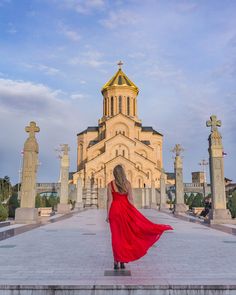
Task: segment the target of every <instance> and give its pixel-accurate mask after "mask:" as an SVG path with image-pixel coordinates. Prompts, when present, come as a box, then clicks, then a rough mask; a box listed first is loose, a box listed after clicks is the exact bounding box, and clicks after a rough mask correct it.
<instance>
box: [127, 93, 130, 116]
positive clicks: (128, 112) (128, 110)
mask: <svg viewBox="0 0 236 295" xmlns="http://www.w3.org/2000/svg"><path fill="white" fill-rule="evenodd" d="M127 115H128V116H129V115H130V98H129V96H128V97H127Z"/></svg>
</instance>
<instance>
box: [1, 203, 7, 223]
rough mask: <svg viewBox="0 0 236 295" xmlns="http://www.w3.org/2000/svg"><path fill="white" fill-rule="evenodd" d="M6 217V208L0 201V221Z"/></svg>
mask: <svg viewBox="0 0 236 295" xmlns="http://www.w3.org/2000/svg"><path fill="white" fill-rule="evenodd" d="M7 217H8V210H7V208H6V207H4V206H3V205H2V204H1V203H0V221H5V220H7Z"/></svg>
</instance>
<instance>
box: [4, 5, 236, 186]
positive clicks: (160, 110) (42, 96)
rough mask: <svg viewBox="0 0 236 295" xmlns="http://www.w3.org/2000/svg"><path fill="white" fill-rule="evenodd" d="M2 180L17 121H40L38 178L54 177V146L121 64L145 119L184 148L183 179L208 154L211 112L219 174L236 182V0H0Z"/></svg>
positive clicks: (12, 162)
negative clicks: (217, 134) (219, 143)
mask: <svg viewBox="0 0 236 295" xmlns="http://www.w3.org/2000/svg"><path fill="white" fill-rule="evenodd" d="M0 57H1V58H0V124H1V133H0V177H3V176H4V175H9V176H10V177H11V179H12V181H13V182H14V183H15V182H17V180H18V170H19V163H20V157H21V156H20V153H21V150H22V147H23V144H24V141H25V139H26V136H27V135H26V133H25V132H24V127H25V126H26V125H27V124H28V122H29V121H31V120H34V121H36V122H37V124H38V125H39V126H40V128H41V132H40V133H39V134H38V135H37V138H38V142H39V146H40V163H41V165H40V167H39V173H38V181H42V182H44V181H45V182H47V181H57V180H58V177H59V160H58V158H57V153H56V152H55V151H54V149H55V148H57V147H58V146H59V144H61V143H68V144H69V145H70V146H71V171H75V169H76V134H77V133H78V132H80V131H82V130H83V129H85V128H86V127H87V126H96V125H97V121H98V119H99V118H100V117H101V115H102V95H101V92H100V90H101V87H102V86H103V84H104V83H105V82H107V80H108V79H110V78H111V76H112V75H113V74H114V73H115V71H116V70H117V66H116V63H117V61H119V60H122V61H123V62H124V66H123V70H124V72H125V73H126V74H127V75H128V77H129V78H130V79H131V80H133V81H134V82H135V83H136V85H137V86H138V87H139V89H140V93H139V96H138V113H139V117H140V119H141V120H142V122H143V125H144V126H153V128H154V129H156V130H157V131H159V132H161V133H162V134H164V148H163V155H164V157H163V158H164V167H165V169H166V170H167V171H172V170H173V155H172V153H171V152H170V150H171V148H172V147H173V146H174V145H175V144H176V143H180V144H182V145H183V147H184V149H185V151H184V158H183V161H184V178H185V179H184V180H185V181H186V182H189V181H190V179H191V172H192V171H198V170H200V169H201V168H200V166H199V165H198V163H199V162H200V160H201V159H203V158H205V159H207V158H208V151H207V149H208V142H207V137H208V135H209V132H210V130H209V128H206V127H205V122H206V120H208V119H209V117H210V115H212V114H216V115H217V117H218V118H219V119H221V120H222V127H221V128H220V131H221V133H222V135H223V143H224V150H225V152H226V153H227V156H225V175H226V176H227V177H228V178H231V179H233V180H234V181H236V169H235V167H236V152H235V150H236V132H235V126H236V116H235V111H236V83H235V77H236V1H233V0H231V1H228V0H225V1H219V0H208V1H206V0H204V1H201V0H199V1H191V0H189V1H171V0H170V1H168V0H160V1H158V0H156V1H152V0H147V1H141V0H127V1H123V0H117V1H116V0H113V1H111V0H110V1H108V0H86V1H85V0H27V1H26V0H21V1H18V0H0Z"/></svg>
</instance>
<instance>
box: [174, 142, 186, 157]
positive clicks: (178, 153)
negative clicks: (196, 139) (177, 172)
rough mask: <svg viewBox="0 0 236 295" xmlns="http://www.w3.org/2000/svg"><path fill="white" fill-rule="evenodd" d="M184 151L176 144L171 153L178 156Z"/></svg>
mask: <svg viewBox="0 0 236 295" xmlns="http://www.w3.org/2000/svg"><path fill="white" fill-rule="evenodd" d="M183 151H184V149H183V148H182V146H181V145H180V144H178V143H177V144H176V145H175V147H174V148H173V150H172V152H173V153H175V155H176V156H180V153H181V152H183Z"/></svg>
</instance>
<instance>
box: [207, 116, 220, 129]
mask: <svg viewBox="0 0 236 295" xmlns="http://www.w3.org/2000/svg"><path fill="white" fill-rule="evenodd" d="M206 126H207V127H211V132H213V131H217V130H218V128H217V127H220V126H221V121H220V120H217V117H216V116H215V115H212V116H210V120H208V121H206Z"/></svg>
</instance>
